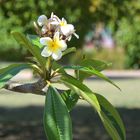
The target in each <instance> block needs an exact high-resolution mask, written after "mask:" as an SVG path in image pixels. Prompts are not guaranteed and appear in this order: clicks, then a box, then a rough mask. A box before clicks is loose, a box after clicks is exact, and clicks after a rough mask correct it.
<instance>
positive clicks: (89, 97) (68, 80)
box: [60, 75, 100, 111]
mask: <svg viewBox="0 0 140 140" xmlns="http://www.w3.org/2000/svg"><path fill="white" fill-rule="evenodd" d="M60 81H61V82H62V83H64V84H65V85H66V86H68V87H69V88H70V89H71V90H73V91H74V92H75V93H76V94H78V95H79V96H80V97H82V98H83V99H85V100H86V101H87V102H88V103H89V104H91V105H92V106H93V107H94V108H96V110H98V111H100V105H99V103H98V100H97V98H96V96H95V95H94V94H93V92H92V91H91V90H90V89H89V88H88V87H87V86H86V85H84V84H83V83H82V82H80V81H79V80H77V79H75V78H74V77H72V76H70V75H65V76H64V75H63V76H62V77H61V80H60ZM79 89H80V90H79Z"/></svg>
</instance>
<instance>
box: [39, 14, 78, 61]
mask: <svg viewBox="0 0 140 140" xmlns="http://www.w3.org/2000/svg"><path fill="white" fill-rule="evenodd" d="M37 23H38V25H39V26H40V27H41V38H40V43H41V44H42V45H43V46H44V49H43V50H42V52H41V55H42V56H43V57H49V56H52V58H53V59H54V60H59V59H60V58H61V57H62V51H64V50H66V48H67V44H66V41H70V40H71V37H72V35H75V36H76V37H77V38H79V36H78V35H77V34H76V33H75V29H74V26H73V25H72V24H67V21H66V20H65V19H64V18H62V20H60V19H59V17H57V16H56V15H54V14H53V13H52V14H51V17H50V18H49V19H48V18H47V17H46V16H45V15H41V16H39V18H38V20H37Z"/></svg>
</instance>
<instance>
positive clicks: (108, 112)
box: [96, 94, 126, 140]
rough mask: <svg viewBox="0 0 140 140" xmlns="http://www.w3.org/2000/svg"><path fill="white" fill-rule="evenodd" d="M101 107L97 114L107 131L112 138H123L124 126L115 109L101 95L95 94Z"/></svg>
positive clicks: (118, 139)
mask: <svg viewBox="0 0 140 140" xmlns="http://www.w3.org/2000/svg"><path fill="white" fill-rule="evenodd" d="M96 97H97V99H98V102H99V104H100V107H101V112H99V116H100V118H101V120H102V122H103V124H104V127H105V128H106V130H107V132H108V133H109V134H110V136H111V137H112V138H113V139H114V140H125V139H126V136H125V128H124V125H123V122H122V120H121V118H120V115H119V114H118V112H117V110H116V109H115V108H114V107H113V106H112V104H111V103H109V101H107V100H106V99H105V98H104V97H103V96H102V95H99V94H96Z"/></svg>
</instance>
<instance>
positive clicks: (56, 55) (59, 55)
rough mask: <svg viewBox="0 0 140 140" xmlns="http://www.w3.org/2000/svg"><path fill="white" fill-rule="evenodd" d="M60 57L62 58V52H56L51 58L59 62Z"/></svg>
mask: <svg viewBox="0 0 140 140" xmlns="http://www.w3.org/2000/svg"><path fill="white" fill-rule="evenodd" d="M61 57H62V52H61V51H60V50H59V51H57V52H53V54H52V58H53V59H54V60H59V59H60V58H61Z"/></svg>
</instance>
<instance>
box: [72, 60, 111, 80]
mask: <svg viewBox="0 0 140 140" xmlns="http://www.w3.org/2000/svg"><path fill="white" fill-rule="evenodd" d="M79 65H80V66H84V67H87V68H94V69H96V70H98V71H102V70H104V69H106V68H108V67H109V66H110V63H106V62H104V61H100V60H96V59H84V60H82V61H81V62H80V63H79ZM75 73H76V74H78V77H79V80H81V81H83V80H84V79H86V78H88V77H90V76H92V74H89V73H86V72H83V71H80V72H78V73H77V71H75Z"/></svg>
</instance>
